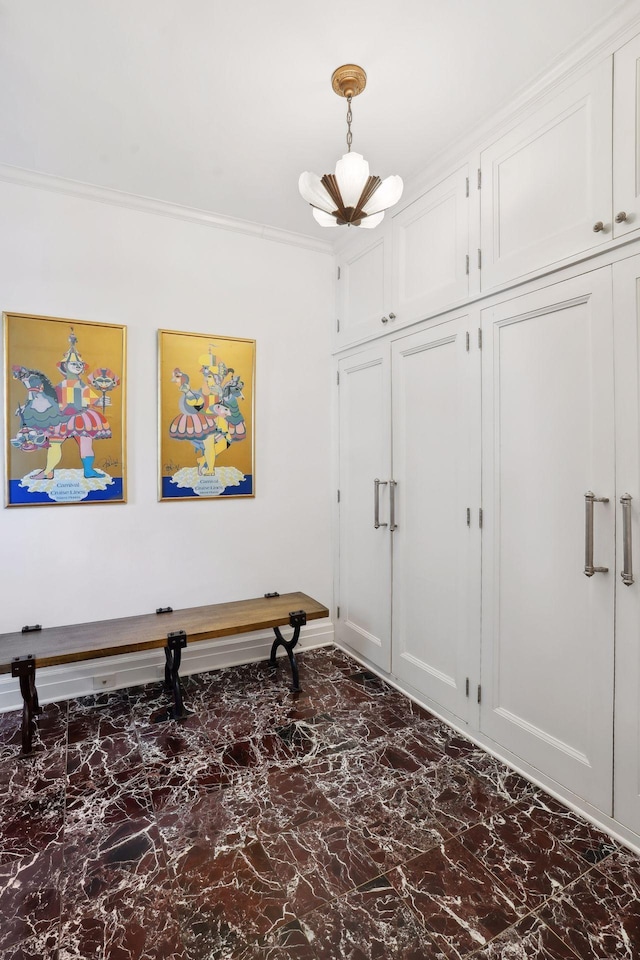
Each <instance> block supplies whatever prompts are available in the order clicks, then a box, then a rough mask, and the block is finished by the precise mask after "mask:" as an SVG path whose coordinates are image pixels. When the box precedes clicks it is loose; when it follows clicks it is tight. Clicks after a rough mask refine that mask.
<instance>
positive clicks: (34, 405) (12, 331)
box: [3, 313, 126, 507]
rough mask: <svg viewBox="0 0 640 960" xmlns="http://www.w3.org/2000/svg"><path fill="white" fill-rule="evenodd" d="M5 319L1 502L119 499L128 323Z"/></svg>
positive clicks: (123, 484)
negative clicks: (2, 495) (4, 455)
mask: <svg viewBox="0 0 640 960" xmlns="http://www.w3.org/2000/svg"><path fill="white" fill-rule="evenodd" d="M3 320H4V358H5V417H6V438H7V450H6V457H5V505H6V506H8V507H16V506H35V505H42V504H63V503H64V504H69V503H96V502H100V503H105V502H109V503H118V502H119V503H123V502H124V501H125V500H126V474H125V334H126V328H125V327H123V326H118V325H116V324H110V323H92V322H90V321H87V320H64V319H62V318H60V317H40V316H31V315H29V314H24V313H5V314H3Z"/></svg>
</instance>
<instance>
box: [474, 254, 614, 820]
mask: <svg viewBox="0 0 640 960" xmlns="http://www.w3.org/2000/svg"><path fill="white" fill-rule="evenodd" d="M483 326H484V334H485V336H484V348H483V371H482V381H483V386H482V391H483V399H482V416H483V506H484V519H485V524H484V530H483V560H482V569H483V590H482V596H483V601H482V616H483V623H482V687H483V697H482V700H483V702H482V707H481V728H482V729H483V730H484V731H485V732H486V733H487V734H488V735H489V736H491V737H493V738H494V739H495V740H496V741H497V742H498V743H501V744H503V745H504V746H505V747H506V748H507V749H508V750H510V751H512V752H513V753H515V754H516V755H517V756H520V757H522V758H523V759H524V760H525V761H527V762H528V763H530V764H532V765H533V766H534V767H537V768H538V769H539V770H541V771H542V772H544V773H545V774H546V775H547V776H550V777H552V778H553V779H555V780H557V781H558V782H559V783H562V784H564V785H565V786H566V787H568V788H569V789H570V790H573V791H574V792H575V793H577V794H578V795H579V796H581V797H583V798H584V799H585V800H587V801H589V802H591V803H593V804H594V805H596V806H598V807H599V809H601V810H602V811H603V812H605V813H609V812H610V807H611V774H612V748H613V744H612V720H613V627H614V616H613V614H614V611H613V600H614V586H615V574H614V565H615V557H614V529H615V527H614V523H615V505H614V503H613V498H614V495H615V473H614V402H613V401H614V398H613V330H612V308H611V275H610V271H609V269H608V268H604V269H603V270H601V271H596V272H594V273H591V274H587V275H586V276H585V277H581V278H579V279H577V280H568V281H565V282H563V283H559V284H556V285H554V286H552V287H548V288H546V289H544V290H541V291H538V292H536V293H531V294H529V295H526V296H523V297H518V298H516V299H514V300H511V301H509V302H508V303H505V304H503V305H501V306H499V307H495V308H490V309H488V310H486V311H483ZM588 491H593V492H594V493H595V495H596V496H597V497H608V498H609V499H610V502H609V503H596V504H594V517H595V522H594V543H595V546H594V564H595V565H596V566H605V567H608V568H609V572H608V573H596V574H594V575H593V576H592V577H590V578H588V577H586V576H585V574H584V564H585V493H587V492H588Z"/></svg>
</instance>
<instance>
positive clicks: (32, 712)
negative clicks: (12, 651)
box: [11, 654, 42, 757]
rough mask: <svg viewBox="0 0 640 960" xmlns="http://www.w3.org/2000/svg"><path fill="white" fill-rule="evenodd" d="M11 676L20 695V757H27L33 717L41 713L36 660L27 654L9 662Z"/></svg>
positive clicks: (31, 748) (30, 750)
mask: <svg viewBox="0 0 640 960" xmlns="http://www.w3.org/2000/svg"><path fill="white" fill-rule="evenodd" d="M11 676H12V677H18V679H19V681H20V693H21V694H22V728H21V734H22V756H23V757H28V756H29V755H30V753H31V752H32V750H33V732H34V730H35V726H36V722H35V716H36V714H38V713H41V712H42V711H41V710H40V704H39V702H38V691H37V690H36V659H35V657H34V656H32V655H31V654H29V655H28V656H26V657H15V658H14V659H13V660H12V661H11Z"/></svg>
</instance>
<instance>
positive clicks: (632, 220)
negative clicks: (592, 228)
mask: <svg viewBox="0 0 640 960" xmlns="http://www.w3.org/2000/svg"><path fill="white" fill-rule="evenodd" d="M613 122H614V127H613V211H614V217H615V216H616V215H617V214H619V213H620V212H624V213H625V214H626V220H623V221H621V222H620V223H616V222H615V219H614V222H613V232H614V236H616V237H621V236H624V234H626V233H631V232H632V231H633V230H637V229H638V227H640V139H639V138H640V36H638V37H634V39H633V40H630V41H629V43H627V44H625V46H624V47H622V49H621V50H619V51H618V52H617V53H616V55H615V57H614V103H613Z"/></svg>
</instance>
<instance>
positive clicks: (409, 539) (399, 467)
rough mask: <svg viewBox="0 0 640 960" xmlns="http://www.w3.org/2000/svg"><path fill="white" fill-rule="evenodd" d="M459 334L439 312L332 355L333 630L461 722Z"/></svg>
mask: <svg viewBox="0 0 640 960" xmlns="http://www.w3.org/2000/svg"><path fill="white" fill-rule="evenodd" d="M469 329H470V327H469V317H468V316H466V315H462V316H457V317H453V318H449V319H445V320H443V322H441V323H437V324H435V325H431V326H430V327H429V328H428V329H426V330H424V331H422V332H420V333H417V334H413V335H410V336H406V337H400V338H398V339H397V340H394V342H393V343H389V342H384V343H381V344H379V345H378V346H377V347H375V348H370V349H367V350H363V351H362V352H358V353H355V354H353V355H351V356H349V357H348V358H345V359H343V360H341V361H340V363H339V410H340V416H339V429H340V466H339V490H340V494H339V496H340V504H339V516H340V521H339V529H340V533H339V540H340V551H339V591H338V593H339V596H338V601H337V602H338V605H339V607H340V615H339V617H338V618H337V622H336V633H337V636H338V639H339V640H340V641H342V642H345V643H347V644H348V645H349V646H350V647H351V648H352V649H353V650H355V651H356V652H358V653H359V654H361V655H363V656H366V657H367V658H368V659H369V660H370V661H371V662H372V663H373V664H375V665H376V666H379V667H382V668H383V669H385V670H387V671H390V672H393V674H394V675H396V676H397V677H399V678H400V679H402V680H403V681H404V682H405V683H407V684H408V685H409V686H410V687H411V688H412V689H413V690H414V691H416V692H418V693H420V694H422V695H424V696H427V697H429V698H430V699H431V700H433V701H434V702H435V703H437V704H439V705H440V706H442V707H443V708H444V709H446V710H448V711H450V712H451V713H452V714H454V715H455V716H457V717H460V718H461V719H464V720H466V719H468V709H469V703H470V697H469V675H470V674H469V664H470V661H471V659H472V658H473V656H474V655H477V644H475V653H474V650H473V648H474V641H473V640H472V638H471V633H472V632H473V633H474V635H477V626H478V616H479V601H480V593H479V587H480V577H479V562H478V561H479V537H478V530H479V527H478V522H479V518H478V505H479V484H480V474H479V461H478V456H477V443H478V434H477V430H474V424H475V423H476V419H477V415H478V405H477V403H476V394H477V390H478V383H479V380H478V377H479V357H478V354H477V351H470V350H468V349H467V343H468V334H469ZM474 335H475V330H474ZM471 503H473V505H474V506H473V516H472V513H471V508H470V506H469V505H470V504H471ZM476 674H477V669H476Z"/></svg>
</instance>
